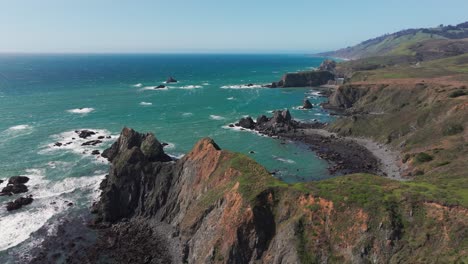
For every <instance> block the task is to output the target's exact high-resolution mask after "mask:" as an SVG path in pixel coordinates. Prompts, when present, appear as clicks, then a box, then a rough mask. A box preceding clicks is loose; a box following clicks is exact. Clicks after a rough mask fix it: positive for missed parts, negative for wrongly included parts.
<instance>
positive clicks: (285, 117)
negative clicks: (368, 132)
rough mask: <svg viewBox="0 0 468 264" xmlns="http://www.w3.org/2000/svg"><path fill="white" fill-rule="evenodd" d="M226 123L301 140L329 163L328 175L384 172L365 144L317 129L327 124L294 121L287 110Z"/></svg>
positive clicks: (292, 139) (384, 173)
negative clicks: (268, 115) (254, 119)
mask: <svg viewBox="0 0 468 264" xmlns="http://www.w3.org/2000/svg"><path fill="white" fill-rule="evenodd" d="M229 126H230V127H241V129H248V130H255V131H257V132H259V133H260V134H263V135H267V136H270V137H277V138H280V139H287V140H291V141H293V142H301V143H304V144H306V145H307V146H308V147H309V149H311V150H312V151H313V152H315V153H316V155H317V156H318V157H320V158H321V159H324V160H326V161H327V162H328V163H329V167H328V171H329V173H330V174H331V175H336V174H338V175H344V174H351V173H359V172H361V173H363V172H364V173H372V174H377V175H382V176H387V175H386V174H387V173H386V172H385V170H384V169H383V168H382V162H381V160H379V158H378V157H376V155H374V153H373V152H372V151H370V150H369V149H368V148H366V147H365V146H363V145H362V144H360V143H359V142H356V141H354V140H350V139H347V138H344V137H339V136H337V135H335V134H332V133H330V134H325V133H323V132H322V133H319V132H318V130H319V129H323V128H325V127H326V126H327V124H324V123H320V122H314V123H302V122H298V121H295V120H294V119H293V118H292V117H291V114H290V112H289V111H288V110H278V111H274V112H273V116H272V117H270V118H268V117H266V116H264V115H261V116H259V117H258V118H257V119H256V121H253V119H252V118H251V117H244V118H242V119H241V120H239V122H237V123H235V124H230V125H229ZM322 131H324V130H322Z"/></svg>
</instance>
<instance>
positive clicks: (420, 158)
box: [416, 152, 434, 163]
mask: <svg viewBox="0 0 468 264" xmlns="http://www.w3.org/2000/svg"><path fill="white" fill-rule="evenodd" d="M433 159H434V158H433V157H432V156H431V155H429V154H427V153H425V152H421V153H418V155H416V161H417V162H419V163H423V162H428V161H431V160H433Z"/></svg>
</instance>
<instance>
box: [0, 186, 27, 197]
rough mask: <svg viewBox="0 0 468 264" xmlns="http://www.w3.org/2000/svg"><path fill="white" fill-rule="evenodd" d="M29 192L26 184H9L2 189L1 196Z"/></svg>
mask: <svg viewBox="0 0 468 264" xmlns="http://www.w3.org/2000/svg"><path fill="white" fill-rule="evenodd" d="M27 191H28V187H27V186H26V185H24V184H14V185H13V184H9V185H7V186H6V187H4V188H3V189H2V192H1V193H0V196H3V195H11V194H18V193H24V192H27Z"/></svg>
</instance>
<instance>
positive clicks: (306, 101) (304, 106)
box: [302, 99, 314, 109]
mask: <svg viewBox="0 0 468 264" xmlns="http://www.w3.org/2000/svg"><path fill="white" fill-rule="evenodd" d="M312 108H314V107H313V106H312V104H311V103H310V101H309V99H304V102H303V103H302V109H312Z"/></svg>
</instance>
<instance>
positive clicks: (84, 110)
mask: <svg viewBox="0 0 468 264" xmlns="http://www.w3.org/2000/svg"><path fill="white" fill-rule="evenodd" d="M92 111H94V108H91V107H84V108H75V109H70V110H67V112H69V113H72V114H89V113H91V112H92Z"/></svg>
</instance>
